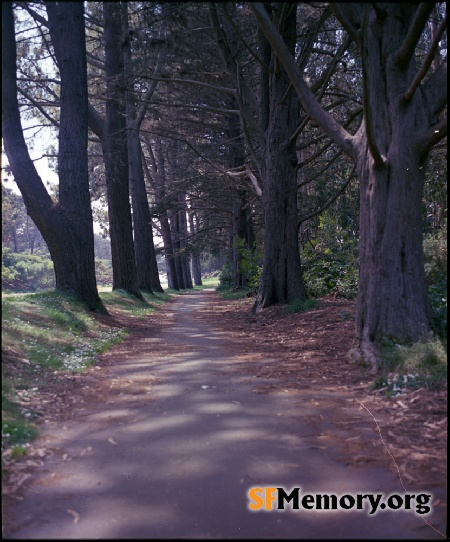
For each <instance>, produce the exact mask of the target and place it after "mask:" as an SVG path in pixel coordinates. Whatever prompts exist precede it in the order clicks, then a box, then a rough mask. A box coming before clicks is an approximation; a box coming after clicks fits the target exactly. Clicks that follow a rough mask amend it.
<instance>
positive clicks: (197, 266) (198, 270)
mask: <svg viewBox="0 0 450 542" xmlns="http://www.w3.org/2000/svg"><path fill="white" fill-rule="evenodd" d="M188 216H189V227H190V230H191V236H192V237H193V236H194V235H195V234H196V229H195V221H194V212H193V211H191V210H190V211H188ZM192 276H193V278H194V284H195V285H196V286H201V285H202V267H201V259H200V254H199V252H198V250H197V249H195V247H194V248H193V250H192Z"/></svg>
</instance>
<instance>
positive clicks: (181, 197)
mask: <svg viewBox="0 0 450 542" xmlns="http://www.w3.org/2000/svg"><path fill="white" fill-rule="evenodd" d="M178 205H179V211H178V217H179V219H178V220H179V226H180V251H181V254H180V259H181V267H182V271H183V282H184V284H185V287H186V288H188V289H191V288H193V287H194V286H193V284H192V276H191V269H190V250H189V246H188V241H187V238H188V229H187V219H186V212H187V208H186V194H184V193H183V192H179V193H178Z"/></svg>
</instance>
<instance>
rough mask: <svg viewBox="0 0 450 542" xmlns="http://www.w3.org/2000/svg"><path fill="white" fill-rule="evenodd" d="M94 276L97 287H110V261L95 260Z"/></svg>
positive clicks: (111, 279) (111, 273)
mask: <svg viewBox="0 0 450 542" xmlns="http://www.w3.org/2000/svg"><path fill="white" fill-rule="evenodd" d="M95 276H96V279H97V285H98V286H111V284H112V283H113V272H112V262H111V260H97V259H96V260H95Z"/></svg>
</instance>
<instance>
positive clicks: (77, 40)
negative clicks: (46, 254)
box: [2, 2, 106, 313]
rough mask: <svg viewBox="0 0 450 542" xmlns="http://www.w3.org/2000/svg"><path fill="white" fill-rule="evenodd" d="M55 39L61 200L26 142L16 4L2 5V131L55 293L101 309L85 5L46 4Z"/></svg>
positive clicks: (74, 3) (15, 176) (102, 308)
mask: <svg viewBox="0 0 450 542" xmlns="http://www.w3.org/2000/svg"><path fill="white" fill-rule="evenodd" d="M47 9H48V14H49V20H50V32H51V39H52V43H53V45H54V49H55V55H56V58H57V62H58V66H59V69H60V76H61V97H60V101H61V120H60V133H59V161H58V165H59V181H60V185H59V187H60V201H59V203H58V204H55V203H54V202H53V201H52V199H51V198H50V196H49V194H48V192H47V190H46V189H45V187H44V184H43V183H42V180H41V178H40V177H39V175H38V174H37V172H36V169H35V167H34V164H33V162H32V161H31V159H30V156H29V153H28V149H27V147H26V143H25V139H24V137H23V132H22V127H21V122H20V113H19V106H18V101H17V84H16V58H15V57H16V44H15V38H14V19H13V12H12V4H11V3H9V2H4V3H3V4H2V44H3V52H4V54H3V55H2V72H3V77H2V127H3V140H4V145H5V151H6V154H7V156H8V160H9V162H10V166H11V170H12V172H13V175H14V178H15V181H16V183H17V185H18V187H19V190H20V192H21V194H22V197H23V200H24V203H25V207H26V209H27V213H28V214H29V215H30V217H31V218H32V219H33V221H34V223H35V224H36V226H37V227H38V229H39V231H40V232H41V234H42V236H43V238H44V239H45V241H46V243H47V245H48V248H49V251H50V255H51V257H52V260H53V263H54V269H55V278H56V289H57V290H60V291H63V292H67V293H70V294H73V295H75V296H76V297H78V298H79V299H81V300H82V301H83V302H84V303H85V304H86V306H87V307H88V308H89V309H91V310H95V311H98V312H102V313H106V309H105V307H104V305H103V303H102V301H101V299H100V297H99V295H98V291H97V283H96V278H95V263H94V234H93V224H92V213H91V208H90V200H89V180H88V167H87V107H88V102H87V73H86V47H85V34H84V18H83V5H82V4H78V3H76V2H71V3H67V4H66V5H65V6H64V8H63V7H62V4H61V3H50V5H48V6H47Z"/></svg>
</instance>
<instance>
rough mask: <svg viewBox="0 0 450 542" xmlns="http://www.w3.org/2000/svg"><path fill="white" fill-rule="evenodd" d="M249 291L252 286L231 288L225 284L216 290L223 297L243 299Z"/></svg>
mask: <svg viewBox="0 0 450 542" xmlns="http://www.w3.org/2000/svg"><path fill="white" fill-rule="evenodd" d="M249 291H250V288H230V287H229V286H227V285H224V284H221V285H219V286H217V287H216V292H217V293H218V294H219V295H220V297H221V298H222V299H242V298H243V297H247V294H248V292H249Z"/></svg>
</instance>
